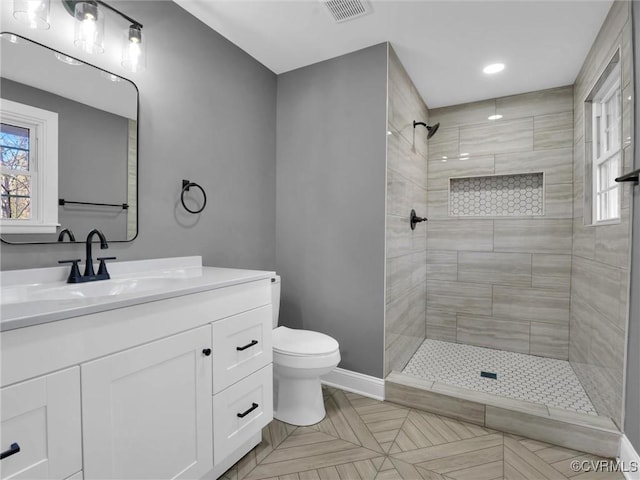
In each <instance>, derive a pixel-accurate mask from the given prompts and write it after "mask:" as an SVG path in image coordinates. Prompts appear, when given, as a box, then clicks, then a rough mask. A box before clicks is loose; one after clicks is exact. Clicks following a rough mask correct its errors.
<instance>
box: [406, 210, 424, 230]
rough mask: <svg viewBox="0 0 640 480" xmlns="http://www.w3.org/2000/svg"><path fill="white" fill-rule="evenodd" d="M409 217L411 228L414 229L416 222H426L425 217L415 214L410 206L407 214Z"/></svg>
mask: <svg viewBox="0 0 640 480" xmlns="http://www.w3.org/2000/svg"><path fill="white" fill-rule="evenodd" d="M409 219H410V220H411V230H415V229H416V223H420V222H426V221H427V217H419V216H417V215H416V211H415V210H414V209H413V208H412V209H411V214H410V215H409Z"/></svg>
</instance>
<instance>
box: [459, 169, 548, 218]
mask: <svg viewBox="0 0 640 480" xmlns="http://www.w3.org/2000/svg"><path fill="white" fill-rule="evenodd" d="M543 214H544V183H543V174H542V172H536V173H522V174H511V175H491V176H480V177H464V178H451V179H449V215H450V216H452V217H527V216H535V215H543Z"/></svg>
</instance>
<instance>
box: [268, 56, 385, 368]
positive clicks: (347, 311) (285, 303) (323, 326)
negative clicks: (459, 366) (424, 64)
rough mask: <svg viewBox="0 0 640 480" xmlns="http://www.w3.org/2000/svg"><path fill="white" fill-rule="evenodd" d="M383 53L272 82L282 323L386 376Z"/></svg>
mask: <svg viewBox="0 0 640 480" xmlns="http://www.w3.org/2000/svg"><path fill="white" fill-rule="evenodd" d="M386 55H387V46H386V44H380V45H376V46H373V47H370V48H366V49H364V50H360V51H357V52H354V53H351V54H348V55H344V56H342V57H338V58H334V59H331V60H327V61H325V62H321V63H317V64H315V65H311V66H308V67H305V68H301V69H298V70H295V71H292V72H288V73H285V74H282V75H280V76H278V101H277V104H278V106H277V112H278V113H277V116H278V121H277V135H278V139H277V145H278V147H277V169H276V170H277V175H276V183H277V198H276V210H277V212H278V214H277V219H276V265H277V271H278V272H279V273H280V274H281V276H282V297H281V310H280V323H281V324H284V325H287V326H290V327H298V328H305V329H309V330H316V331H320V332H323V333H326V334H329V335H331V336H333V337H334V338H336V339H337V340H338V342H339V343H340V351H341V354H342V362H341V364H340V366H341V367H342V368H346V369H348V370H352V371H355V372H360V373H363V374H367V375H372V376H375V377H382V374H383V352H384V307H385V306H384V288H385V287H384V258H385V169H386V165H385V161H386V159H385V152H386V120H387V119H386V98H387V97H386V93H387V59H386Z"/></svg>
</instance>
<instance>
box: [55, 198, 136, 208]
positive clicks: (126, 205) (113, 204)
mask: <svg viewBox="0 0 640 480" xmlns="http://www.w3.org/2000/svg"><path fill="white" fill-rule="evenodd" d="M68 203H69V204H71V203H72V204H74V205H97V206H99V207H118V208H121V209H123V210H128V209H129V204H127V203H93V202H72V201H70V200H65V199H64V198H59V199H58V205H66V204H68Z"/></svg>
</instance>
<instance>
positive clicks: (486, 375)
mask: <svg viewBox="0 0 640 480" xmlns="http://www.w3.org/2000/svg"><path fill="white" fill-rule="evenodd" d="M480 376H481V377H484V378H492V379H494V380H497V379H498V374H497V373H493V372H485V371H481V372H480Z"/></svg>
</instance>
